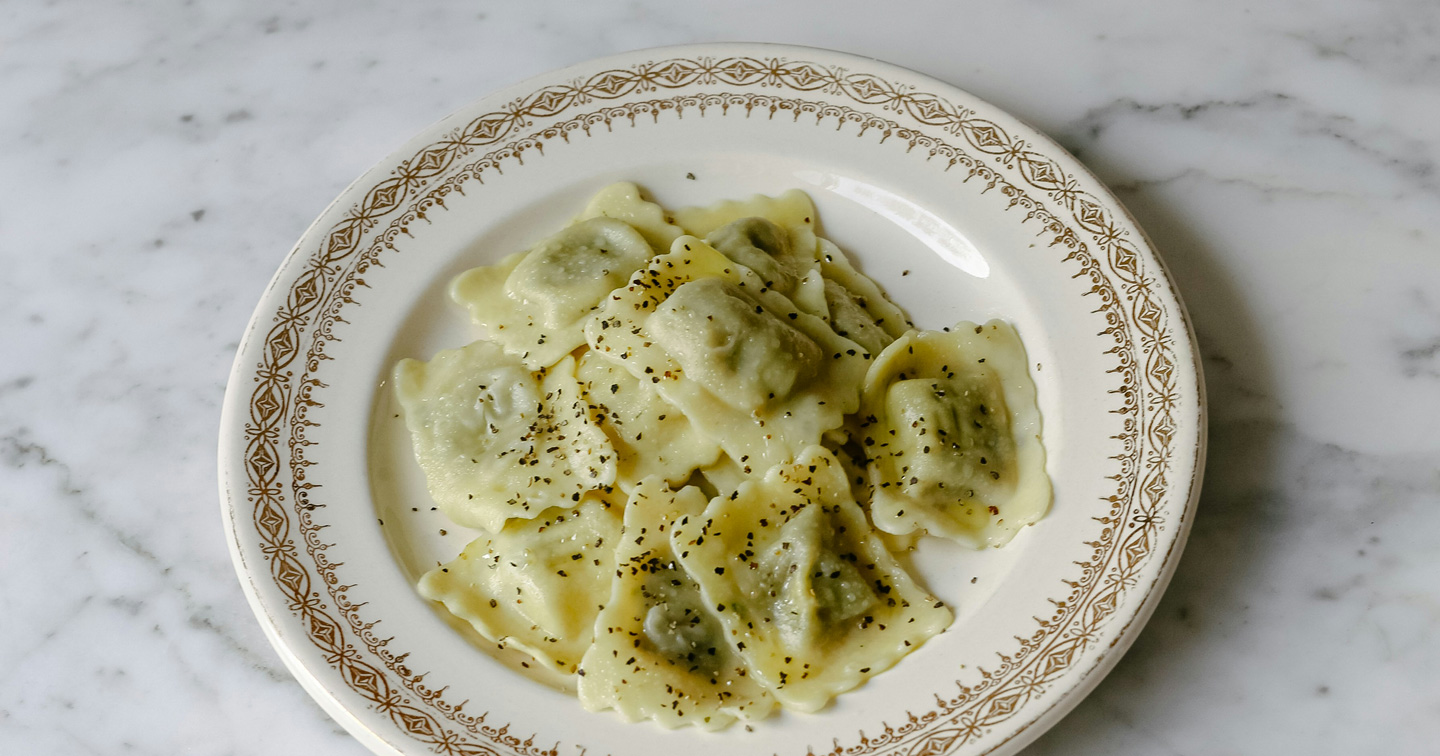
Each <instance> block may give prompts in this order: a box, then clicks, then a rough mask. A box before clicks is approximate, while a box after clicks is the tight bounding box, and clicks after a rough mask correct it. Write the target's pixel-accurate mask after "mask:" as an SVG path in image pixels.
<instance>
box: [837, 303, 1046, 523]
mask: <svg viewBox="0 0 1440 756" xmlns="http://www.w3.org/2000/svg"><path fill="white" fill-rule="evenodd" d="M860 414H861V416H862V425H863V426H864V428H863V431H862V433H863V434H864V444H865V452H866V454H867V455H868V456H869V457H870V475H871V483H872V484H873V486H874V495H873V496H872V498H871V501H870V515H871V518H872V519H873V520H874V522H875V527H877V528H879V529H881V530H884V531H886V532H889V533H897V534H904V533H910V532H913V531H915V530H918V529H922V528H923V529H924V530H925V531H926V532H928V533H930V534H931V535H939V536H944V537H946V538H950V539H952V540H955V541H958V542H960V543H964V544H967V545H970V546H973V547H976V548H981V547H985V546H1002V545H1004V544H1005V543H1007V542H1009V541H1010V539H1011V538H1013V537H1014V536H1015V533H1016V532H1017V531H1019V529H1020V528H1022V527H1024V526H1025V525H1028V524H1030V523H1032V522H1035V521H1036V520H1038V519H1040V518H1041V517H1042V516H1044V514H1045V512H1046V510H1047V509H1048V508H1049V506H1050V478H1049V477H1048V476H1047V475H1046V474H1045V449H1044V447H1043V446H1041V444H1040V411H1039V409H1038V407H1037V406H1036V403H1035V384H1034V382H1033V381H1032V380H1031V379H1030V371H1029V363H1028V361H1027V359H1026V356H1025V347H1024V345H1023V344H1021V343H1020V336H1019V334H1017V333H1016V332H1015V329H1014V328H1012V327H1010V325H1009V324H1007V323H1005V322H1003V321H999V320H992V321H990V322H988V323H986V324H984V325H983V326H982V325H976V324H975V323H968V322H962V323H959V324H957V325H956V326H955V327H954V328H952V329H951V330H950V332H949V333H944V332H940V331H923V332H911V333H908V334H906V335H904V336H902V337H901V338H900V339H898V340H896V341H895V342H894V343H893V344H891V345H890V346H889V347H886V349H885V351H884V352H881V353H880V356H879V357H877V358H876V359H875V362H874V364H873V365H871V366H870V371H869V373H867V374H866V377H865V390H864V401H863V407H862V408H861V413H860Z"/></svg>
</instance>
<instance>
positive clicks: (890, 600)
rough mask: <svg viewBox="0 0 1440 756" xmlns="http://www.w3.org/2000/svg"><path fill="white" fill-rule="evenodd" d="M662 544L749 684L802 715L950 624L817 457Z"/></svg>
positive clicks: (836, 472) (744, 488) (822, 454)
mask: <svg viewBox="0 0 1440 756" xmlns="http://www.w3.org/2000/svg"><path fill="white" fill-rule="evenodd" d="M670 542H671V547H672V548H673V549H674V550H675V553H676V554H677V556H678V557H679V560H680V564H681V565H682V566H683V567H684V568H685V572H686V573H688V574H689V575H690V577H691V578H693V579H694V580H695V581H696V582H697V583H699V584H700V588H701V591H702V593H703V595H704V597H705V599H706V601H707V602H708V604H709V606H711V607H714V609H715V611H716V613H717V614H718V615H719V617H720V621H721V622H722V623H723V624H724V627H725V630H726V632H727V633H728V636H729V641H730V643H731V646H732V647H733V648H734V649H735V650H736V652H737V653H738V654H739V655H740V657H741V658H743V659H744V660H745V662H746V663H747V665H748V667H749V669H750V674H751V675H752V676H754V677H755V678H757V679H759V680H760V681H761V682H762V683H763V684H764V685H765V686H766V687H767V688H769V689H770V691H771V694H772V695H774V696H775V698H777V699H778V700H779V701H780V702H781V703H782V704H783V705H785V706H786V707H790V708H795V709H798V710H800V711H817V710H819V709H821V708H823V707H824V706H825V705H826V704H827V703H829V701H830V699H832V698H833V697H835V696H836V695H838V694H840V693H843V692H845V691H847V690H850V689H852V688H854V687H856V686H858V685H860V684H862V683H863V682H864V681H865V680H867V679H869V678H870V677H872V676H874V675H876V674H879V673H880V672H882V671H884V670H886V669H888V668H889V667H891V666H892V665H894V664H895V662H897V661H899V660H900V658H901V657H903V656H904V655H906V654H907V653H909V652H910V651H912V650H914V648H915V647H916V646H919V645H920V644H922V643H924V642H925V641H926V640H927V639H929V638H931V637H933V636H934V635H936V634H938V633H940V632H942V631H944V629H945V628H946V627H948V626H949V624H950V622H951V620H952V619H953V616H952V615H951V613H950V610H949V609H948V608H946V607H945V606H944V605H943V604H942V603H941V602H939V601H937V600H936V599H935V598H933V597H932V596H930V595H929V594H927V593H926V592H925V591H924V590H923V589H921V588H920V587H919V586H918V585H916V583H915V581H914V580H912V579H911V578H910V576H909V575H908V574H907V573H906V572H905V571H904V570H903V569H902V568H901V567H900V565H899V564H897V563H896V562H895V559H894V557H892V556H890V553H889V552H888V551H887V550H886V548H885V546H884V544H882V543H881V542H880V540H879V539H878V538H876V537H875V536H874V535H872V534H871V531H870V526H869V524H868V523H866V521H865V515H864V513H862V512H861V511H860V507H859V506H858V505H856V503H855V501H854V499H853V498H851V496H850V484H849V482H848V481H847V480H846V479H845V474H844V472H843V471H842V469H841V467H840V463H839V462H838V461H836V459H835V457H833V456H832V455H831V454H830V452H828V451H826V450H825V449H824V448H822V447H818V446H816V447H811V448H809V449H806V450H805V451H804V453H802V454H801V455H800V456H799V457H798V458H797V459H796V460H795V461H794V462H793V463H790V464H785V465H777V466H776V467H773V468H771V469H770V470H769V471H768V472H766V474H765V476H764V478H762V479H758V480H751V481H749V482H746V483H744V484H742V485H741V486H740V488H739V489H738V490H737V491H735V492H734V493H732V494H731V495H729V496H721V497H717V498H715V499H713V500H712V501H711V502H710V504H709V506H708V507H706V509H705V511H704V513H703V514H701V515H698V516H689V517H685V516H682V517H681V518H680V520H679V521H678V522H677V523H676V525H675V527H674V528H673V529H672V532H671V535H670Z"/></svg>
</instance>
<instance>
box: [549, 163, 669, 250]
mask: <svg viewBox="0 0 1440 756" xmlns="http://www.w3.org/2000/svg"><path fill="white" fill-rule="evenodd" d="M591 218H614V219H615V220H618V221H622V222H624V223H625V224H627V225H629V226H630V227H631V228H633V229H635V230H636V231H639V232H640V235H641V236H643V237H645V241H647V242H649V243H650V248H651V249H653V250H655V251H656V252H657V253H659V252H665V251H667V250H669V249H670V244H671V243H673V242H674V241H675V240H676V239H678V238H680V236H682V235H683V234H684V233H685V231H684V230H682V229H681V228H680V227H679V226H676V225H674V224H673V223H671V222H670V220H671V219H670V217H669V216H668V215H667V214H666V213H665V208H663V207H660V206H659V205H657V204H655V203H654V202H651V201H649V200H647V199H645V198H644V197H642V196H641V193H640V187H638V186H636V185H634V184H632V183H630V182H629V181H617V182H615V183H613V184H610V185H609V186H606V187H605V188H604V189H601V190H600V191H598V192H596V193H595V196H593V197H591V198H590V202H589V203H587V204H586V205H585V209H584V210H583V211H581V213H580V216H579V217H578V218H576V219H575V220H576V221H583V220H590V219H591Z"/></svg>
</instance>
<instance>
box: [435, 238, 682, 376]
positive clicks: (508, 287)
mask: <svg viewBox="0 0 1440 756" xmlns="http://www.w3.org/2000/svg"><path fill="white" fill-rule="evenodd" d="M654 254H655V253H654V251H653V250H652V249H651V248H650V244H649V243H648V242H646V241H645V238H644V237H643V236H641V235H640V232H638V231H636V230H635V229H634V228H632V227H631V226H630V225H628V224H626V223H624V222H622V221H618V220H615V219H613V218H606V217H596V218H590V219H588V220H583V221H580V222H578V223H575V224H574V225H571V226H568V227H566V228H565V229H563V230H561V231H560V232H559V233H557V234H555V235H554V236H551V237H549V238H548V239H545V240H544V241H542V242H540V243H539V244H537V245H535V246H534V247H532V248H531V249H529V250H527V251H525V252H520V253H518V254H514V255H511V256H509V257H507V258H505V259H503V260H501V261H500V262H499V263H497V264H496V265H490V266H485V267H480V268H472V269H471V270H468V271H466V272H464V273H462V274H460V275H459V276H457V277H456V278H455V280H454V281H452V282H451V283H450V296H451V298H452V299H454V300H455V301H456V302H457V303H458V304H460V305H462V306H464V307H465V308H466V309H467V310H469V311H470V317H471V319H472V320H474V321H475V322H476V323H477V324H479V325H481V326H483V327H484V328H485V332H486V336H487V337H488V338H490V339H491V340H493V341H495V342H496V343H498V344H500V345H501V346H503V347H505V351H507V352H510V353H511V354H515V355H519V357H520V358H521V360H523V361H524V362H525V364H526V365H528V366H529V367H530V368H531V369H532V370H539V369H540V368H544V367H549V366H550V365H553V364H555V363H556V362H558V361H559V360H560V359H561V358H562V357H564V356H565V355H567V354H569V353H570V352H571V350H573V349H575V348H576V347H578V346H580V345H581V344H584V343H585V321H586V320H587V319H588V318H589V316H590V313H591V312H592V311H593V310H594V309H595V308H596V306H598V305H599V304H600V301H601V300H602V299H604V298H605V295H606V294H609V293H610V292H611V290H613V289H615V288H616V287H619V286H623V285H624V284H625V282H626V281H628V280H629V278H630V276H631V274H633V273H634V272H635V271H636V270H639V269H640V268H643V267H644V266H645V263H646V261H647V260H649V259H650V257H652V256H653V255H654Z"/></svg>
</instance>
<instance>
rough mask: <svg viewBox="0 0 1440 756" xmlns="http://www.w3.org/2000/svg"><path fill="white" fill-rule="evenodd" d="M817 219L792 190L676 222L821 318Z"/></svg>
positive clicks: (697, 210)
mask: <svg viewBox="0 0 1440 756" xmlns="http://www.w3.org/2000/svg"><path fill="white" fill-rule="evenodd" d="M816 220H817V218H816V215H815V205H814V204H813V203H811V201H810V196H809V195H807V194H805V193H804V192H802V191H799V190H794V189H792V190H790V191H788V192H785V193H784V194H781V195H780V196H778V197H767V196H765V195H763V194H756V195H754V196H752V197H750V198H749V199H745V200H726V201H723V202H717V203H715V204H713V205H708V206H705V207H685V208H681V209H679V210H677V211H675V222H676V223H678V224H680V226H681V227H682V228H684V229H685V232H686V233H688V234H693V235H694V236H698V237H701V238H703V239H705V242H706V243H707V244H709V245H710V246H712V247H714V248H715V249H716V250H718V251H719V252H720V253H721V254H723V255H725V256H726V257H728V258H730V259H731V260H734V261H735V262H738V263H740V264H741V265H744V266H745V267H747V268H750V269H751V270H753V271H755V273H756V275H758V276H760V279H761V280H762V281H764V282H765V285H766V286H769V287H770V288H772V289H774V290H776V291H778V292H780V293H781V294H784V295H785V296H786V297H789V298H790V300H791V301H793V302H794V303H795V306H796V307H799V308H800V310H801V311H802V312H808V313H810V314H811V315H816V316H819V317H822V318H823V317H825V316H826V314H827V311H826V307H825V282H824V277H823V276H822V274H821V272H820V263H819V255H818V248H817V241H818V240H817V238H816V236H815V233H816V231H815V229H816Z"/></svg>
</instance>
